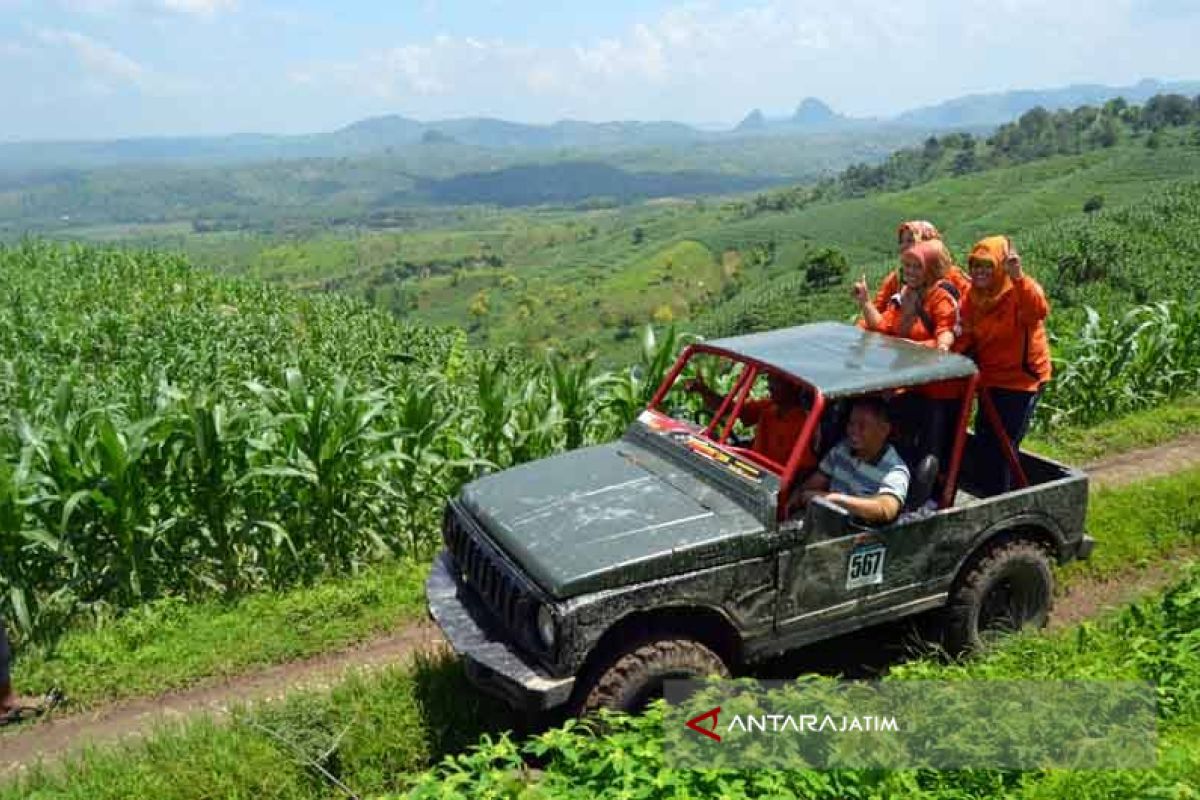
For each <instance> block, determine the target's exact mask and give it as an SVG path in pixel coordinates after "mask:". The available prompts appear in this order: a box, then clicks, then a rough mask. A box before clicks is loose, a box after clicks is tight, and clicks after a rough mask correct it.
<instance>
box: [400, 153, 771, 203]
mask: <svg viewBox="0 0 1200 800" xmlns="http://www.w3.org/2000/svg"><path fill="white" fill-rule="evenodd" d="M779 182H780V181H779V180H772V179H769V178H750V177H740V176H735V175H721V174H718V173H713V172H702V171H699V170H686V171H678V172H627V171H625V170H621V169H617V168H616V167H613V166H611V165H609V164H603V163H598V162H589V161H572V162H564V163H559V164H521V165H518V166H513V167H507V168H505V169H498V170H492V171H490V172H477V173H469V174H465V175H455V176H454V177H452V178H448V179H446V180H433V181H430V180H422V181H418V183H417V190H418V191H419V192H421V193H422V194H424V195H425V196H427V197H429V198H431V199H432V200H433V201H435V202H437V203H449V204H458V203H495V204H497V205H504V206H523V205H539V204H544V203H554V204H560V203H578V202H581V201H585V200H587V199H589V198H605V199H608V200H614V201H620V202H627V201H629V200H635V199H639V198H646V197H665V196H686V195H698V194H720V193H725V192H741V191H751V190H755V189H762V188H765V187H767V186H771V185H773V184H778V183H779Z"/></svg>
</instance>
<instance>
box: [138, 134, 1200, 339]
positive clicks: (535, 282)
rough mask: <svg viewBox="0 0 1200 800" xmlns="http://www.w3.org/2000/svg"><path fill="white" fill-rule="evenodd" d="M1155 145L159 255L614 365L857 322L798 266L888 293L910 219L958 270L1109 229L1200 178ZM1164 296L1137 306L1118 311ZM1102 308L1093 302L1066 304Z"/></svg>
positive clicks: (1036, 255) (845, 303) (201, 241)
mask: <svg viewBox="0 0 1200 800" xmlns="http://www.w3.org/2000/svg"><path fill="white" fill-rule="evenodd" d="M1146 141H1147V140H1146V137H1144V136H1143V137H1140V138H1136V139H1130V140H1127V141H1125V142H1124V143H1123V144H1120V145H1118V146H1114V147H1111V148H1103V149H1098V150H1094V151H1091V152H1087V153H1082V154H1079V155H1065V156H1055V157H1052V158H1046V159H1040V160H1035V161H1031V162H1029V163H1024V164H1018V165H1015V166H1009V167H1002V168H996V169H992V170H987V171H982V172H976V173H971V174H968V175H963V176H958V177H946V178H938V179H935V180H932V181H930V182H927V183H923V184H921V185H918V186H915V187H913V188H910V189H907V190H903V191H898V192H889V193H877V194H872V195H870V196H868V197H864V198H856V199H849V200H839V201H834V202H824V203H820V202H818V203H813V204H810V205H807V206H805V207H804V208H801V209H800V210H797V211H785V212H768V213H754V214H752V215H750V216H749V217H747V216H746V215H745V214H744V213H742V211H741V210H740V206H739V205H737V204H717V203H711V202H705V201H703V200H700V201H676V202H670V203H663V202H656V203H647V204H643V205H640V206H634V207H626V208H612V209H603V208H602V209H593V210H587V211H568V210H557V211H555V210H546V211H540V212H523V213H517V212H511V211H501V210H488V209H480V208H475V209H463V210H461V211H460V212H459V213H460V214H461V216H462V218H461V220H459V221H448V222H447V224H445V225H444V226H443V227H432V228H430V229H427V230H419V231H414V232H410V233H394V232H362V233H360V234H358V235H355V236H345V235H337V234H326V235H323V236H319V237H315V238H300V239H296V240H291V241H287V242H280V241H278V240H277V239H275V238H273V237H248V236H240V235H233V234H223V235H218V234H214V235H210V236H186V237H182V238H177V239H174V240H173V239H171V238H169V237H164V238H163V239H162V240H161V241H160V242H158V244H160V245H166V246H172V244H173V245H174V246H178V247H183V248H184V249H186V250H188V251H189V252H191V253H192V254H193V255H194V256H195V257H196V258H197V260H198V261H199V262H200V263H203V264H207V265H210V266H214V267H217V268H220V269H223V270H228V271H232V272H237V273H244V274H250V275H255V276H257V277H263V278H267V279H270V280H277V281H282V282H284V283H287V284H289V285H292V286H297V287H301V288H308V289H314V290H320V289H334V290H338V291H343V292H351V293H355V294H359V295H361V296H363V297H366V298H367V299H369V300H371V301H372V302H374V303H375V304H377V305H380V306H382V307H384V308H387V309H389V310H391V311H393V312H394V313H396V314H398V315H400V316H402V317H405V318H411V319H414V320H419V321H425V322H434V323H438V324H455V325H460V326H462V327H464V328H466V329H467V330H468V331H469V333H470V336H471V339H472V340H473V341H475V342H477V343H480V344H492V345H500V344H508V343H513V342H517V343H520V344H522V345H524V346H527V347H531V348H539V347H544V346H558V347H564V346H565V347H568V348H575V349H596V350H598V351H599V352H600V353H601V355H602V357H604V358H605V359H606V360H609V361H612V362H616V361H619V360H622V359H623V358H627V357H629V356H630V355H631V354H632V353H633V352H634V351H633V344H632V342H631V335H632V333H633V331H634V330H635V329H636V328H637V327H638V326H640V325H641V324H644V323H646V322H651V321H658V322H669V321H675V322H678V323H679V324H680V325H682V326H683V327H685V328H692V329H696V330H700V331H703V332H706V333H710V334H720V333H730V332H734V331H737V330H742V329H745V328H747V327H764V326H770V325H774V324H777V323H783V322H796V321H803V320H805V319H810V318H814V317H816V316H821V317H829V316H833V317H843V316H848V315H850V314H851V313H852V311H853V308H852V305H851V303H850V302H849V300H848V299H847V297H846V291H845V285H846V284H845V283H843V284H841V285H835V286H829V287H824V288H821V289H820V290H814V289H812V288H810V287H809V286H808V285H807V283H806V281H805V279H804V271H803V268H802V264H803V263H804V261H805V259H806V258H808V256H809V255H810V254H812V253H813V252H815V251H816V250H819V249H821V248H824V247H828V246H832V247H835V248H837V249H839V250H840V251H841V252H843V253H844V254H845V255H846V256H847V257H848V258H849V260H850V262H851V265H852V270H851V271H852V272H853V273H855V274H857V273H858V272H866V273H867V275H868V276H869V277H870V278H871V279H872V281H874V280H878V278H879V277H880V276H881V275H882V274H883V273H884V272H885V271H887V270H888V269H891V268H892V266H893V259H894V231H895V226H896V224H897V223H898V222H899V221H900V220H903V219H908V218H913V217H917V218H927V219H931V220H933V221H934V222H935V223H936V224H937V225H938V226H939V227H940V228H941V229H942V230H943V232H944V233H945V234H946V236H947V239H948V242H949V243H950V245H951V246H952V247H953V248H954V249H955V251H956V252H957V253H959V254H960V256H961V253H962V252H963V250H964V249H965V248H966V247H967V246H969V244H970V243H971V242H972V241H974V240H975V239H976V238H978V237H980V236H982V235H985V234H988V233H993V232H1005V233H1008V234H1010V235H1012V236H1014V237H1015V238H1016V239H1017V240H1018V242H1022V237H1023V236H1026V237H1027V238H1026V241H1024V242H1023V243H1024V244H1026V245H1027V246H1032V245H1034V239H1031V238H1028V237H1029V236H1034V232H1035V231H1039V230H1041V229H1043V228H1045V227H1046V226H1048V225H1054V224H1059V223H1061V224H1071V223H1082V222H1084V221H1087V220H1088V219H1092V221H1093V222H1102V221H1104V220H1106V219H1108V218H1109V217H1108V215H1109V214H1110V212H1111V211H1112V210H1113V209H1116V208H1120V207H1122V206H1136V205H1137V204H1138V203H1139V202H1140V201H1141V200H1142V199H1143V198H1151V197H1156V196H1160V195H1162V194H1163V192H1164V190H1165V188H1166V187H1168V186H1170V185H1173V184H1174V183H1176V182H1178V181H1179V180H1180V179H1181V178H1184V177H1185V176H1187V175H1189V174H1191V175H1200V146H1197V145H1196V141H1195V137H1194V136H1193V135H1192V133H1191V131H1190V130H1187V129H1185V130H1179V131H1169V132H1168V134H1167V135H1165V136H1163V137H1162V140H1161V141H1160V142H1159V144H1158V146H1157V147H1154V148H1151V147H1148V146H1147V145H1146ZM1097 195H1099V196H1101V197H1102V199H1103V206H1104V210H1102V211H1100V212H1099V214H1097V215H1094V217H1089V215H1087V214H1085V213H1084V212H1083V207H1084V205H1085V203H1086V202H1087V201H1088V200H1089V199H1091V198H1093V197H1095V196H1097ZM1181 213H1183V214H1184V216H1185V218H1186V216H1187V213H1189V212H1181ZM1116 224H1120V223H1116ZM1185 227H1186V226H1185ZM1038 235H1040V234H1038ZM1034 238H1036V236H1034ZM1029 253H1030V256H1031V260H1030V264H1031V267H1032V269H1033V271H1034V273H1035V274H1036V275H1038V276H1040V277H1043V278H1045V279H1047V280H1048V281H1049V280H1050V279H1052V278H1054V277H1055V275H1056V273H1055V269H1056V261H1055V259H1056V258H1057V256H1055V255H1054V254H1053V253H1049V252H1047V253H1045V255H1043V253H1042V251H1041V250H1039V249H1038V248H1037V247H1036V246H1033V247H1032V249H1030V250H1029ZM848 277H849V276H848ZM848 277H847V279H848ZM1058 294H1059V296H1060V297H1061V298H1063V299H1068V295H1067V294H1065V293H1064V292H1059V293H1058ZM1119 294H1120V293H1119V292H1118V295H1119ZM1169 294H1170V293H1169V292H1168V293H1167V295H1161V294H1159V293H1157V292H1151V293H1149V294H1147V293H1141V294H1140V295H1138V296H1136V297H1135V296H1134V294H1133V293H1132V292H1127V293H1126V295H1127V297H1126V298H1125V299H1127V300H1139V301H1145V300H1147V299H1150V298H1151V297H1160V296H1169ZM1091 296H1096V292H1084V295H1083V296H1075V295H1071V297H1070V298H1069V299H1078V300H1083V299H1086V297H1091ZM1098 299H1103V298H1099V297H1098V296H1097V300H1098ZM1109 299H1113V300H1119V299H1120V297H1118V296H1112V297H1110V298H1109Z"/></svg>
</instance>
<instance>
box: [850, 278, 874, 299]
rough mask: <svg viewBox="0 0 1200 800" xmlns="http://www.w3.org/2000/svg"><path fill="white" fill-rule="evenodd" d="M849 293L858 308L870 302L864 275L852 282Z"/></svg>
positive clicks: (869, 291)
mask: <svg viewBox="0 0 1200 800" xmlns="http://www.w3.org/2000/svg"><path fill="white" fill-rule="evenodd" d="M850 293H851V295H852V296H853V297H854V302H856V303H858V304H859V305H860V306H865V305H866V304H867V303H869V302H871V290H870V289H869V288H867V276H866V274H864V275H863V276H862V277H861V278H859V279H858V280H856V281H855V282H854V288H853V289H851V290H850Z"/></svg>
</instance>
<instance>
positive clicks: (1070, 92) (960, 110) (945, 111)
mask: <svg viewBox="0 0 1200 800" xmlns="http://www.w3.org/2000/svg"><path fill="white" fill-rule="evenodd" d="M1156 94H1183V95H1187V96H1189V97H1191V96H1195V95H1197V94H1200V82H1197V81H1186V82H1177V83H1160V82H1159V81H1156V80H1149V79H1147V80H1143V81H1141V82H1139V83H1137V84H1135V85H1133V86H1100V85H1098V84H1077V85H1073V86H1066V87H1063V88H1060V89H1038V90H1024V91H1013V92H997V93H992V94H973V95H967V96H966V97H957V98H955V99H953V100H947V101H946V102H944V103H939V104H937V105H935V106H926V107H924V108H917V109H914V110H912V111H906V112H904V113H903V114H901V115H899V116H898V117H896V118H895V120H894V121H895V122H898V123H901V124H905V125H913V126H922V127H930V128H958V127H978V126H990V125H1003V124H1004V123H1006V122H1011V121H1012V120H1014V119H1016V118H1017V117H1019V116H1021V115H1022V114H1024V113H1025V112H1026V111H1029V110H1030V109H1032V108H1035V107H1037V106H1041V107H1042V108H1045V109H1047V110H1049V111H1054V110H1056V109H1060V108H1076V107H1078V106H1083V105H1100V104H1102V103H1105V102H1107V101H1109V100H1112V99H1113V98H1116V97H1123V98H1125V99H1126V100H1127V101H1128V102H1130V103H1133V104H1135V105H1140V104H1141V103H1144V102H1146V101H1147V100H1149V99H1150V98H1151V97H1153V96H1154V95H1156Z"/></svg>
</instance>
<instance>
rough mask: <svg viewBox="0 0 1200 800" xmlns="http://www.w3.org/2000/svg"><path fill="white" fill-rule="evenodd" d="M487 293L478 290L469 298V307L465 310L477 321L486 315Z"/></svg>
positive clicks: (487, 309)
mask: <svg viewBox="0 0 1200 800" xmlns="http://www.w3.org/2000/svg"><path fill="white" fill-rule="evenodd" d="M489 310H490V309H489V308H488V293H487V292H486V291H484V290H483V289H480V290H479V291H478V292H476V293H475V296H474V297H472V298H471V305H470V306H469V307H468V308H467V312H468V313H469V314H470V315H471V316H472V317H475V319H477V320H482V319H483V318H484V317H486V316H487V315H488V311H489Z"/></svg>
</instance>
